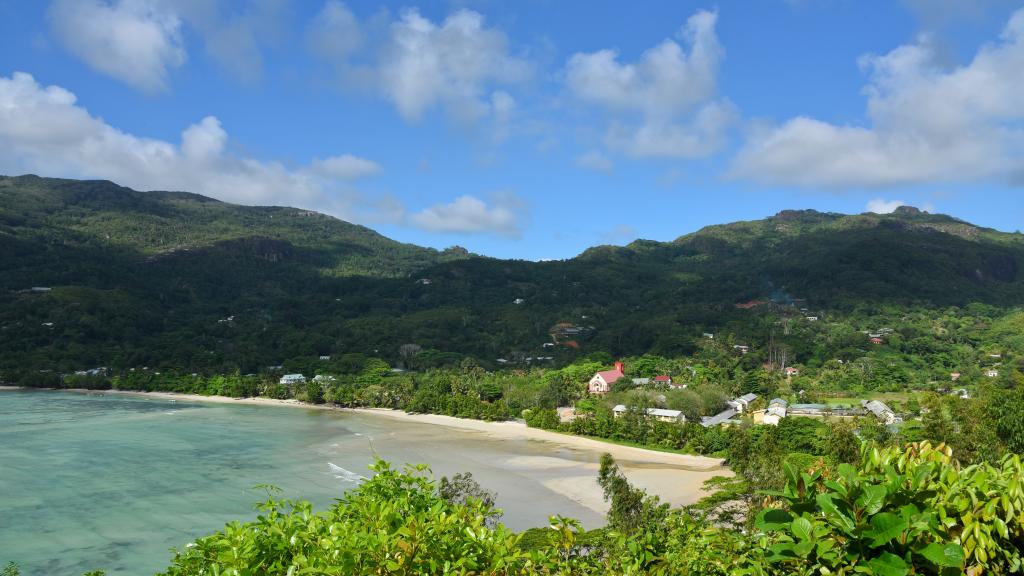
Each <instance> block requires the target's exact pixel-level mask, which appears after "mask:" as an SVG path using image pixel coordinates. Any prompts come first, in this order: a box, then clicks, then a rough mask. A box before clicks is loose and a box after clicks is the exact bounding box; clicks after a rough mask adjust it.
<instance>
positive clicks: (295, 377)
mask: <svg viewBox="0 0 1024 576" xmlns="http://www.w3.org/2000/svg"><path fill="white" fill-rule="evenodd" d="M305 381H306V377H305V376H303V375H302V374H285V375H284V376H281V380H280V382H281V384H285V385H289V386H290V385H292V384H301V383H303V382H305Z"/></svg>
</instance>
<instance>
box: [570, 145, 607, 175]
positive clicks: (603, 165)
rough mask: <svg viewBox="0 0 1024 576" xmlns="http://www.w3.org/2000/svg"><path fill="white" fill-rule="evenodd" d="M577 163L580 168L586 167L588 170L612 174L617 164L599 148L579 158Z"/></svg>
mask: <svg viewBox="0 0 1024 576" xmlns="http://www.w3.org/2000/svg"><path fill="white" fill-rule="evenodd" d="M576 165H577V166H579V167H580V168H586V169H587V170H593V171H595V172H604V173H605V174H611V173H612V171H613V170H615V164H614V163H613V162H612V161H611V159H610V158H608V157H607V156H605V155H604V154H602V153H601V152H598V151H597V150H591V151H590V152H587V153H585V154H583V155H582V156H580V157H579V158H577V159H576Z"/></svg>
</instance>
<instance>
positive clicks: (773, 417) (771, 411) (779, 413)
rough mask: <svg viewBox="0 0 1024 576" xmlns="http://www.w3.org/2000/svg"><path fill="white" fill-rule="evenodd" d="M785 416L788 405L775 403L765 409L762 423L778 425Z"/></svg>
mask: <svg viewBox="0 0 1024 576" xmlns="http://www.w3.org/2000/svg"><path fill="white" fill-rule="evenodd" d="M785 417H786V407H785V406H782V405H779V404H775V405H772V406H769V407H768V409H767V410H765V411H764V416H763V417H762V419H761V423H762V424H767V425H768V426H778V425H779V421H780V420H782V419H783V418H785Z"/></svg>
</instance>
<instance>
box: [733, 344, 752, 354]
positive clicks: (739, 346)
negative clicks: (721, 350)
mask: <svg viewBox="0 0 1024 576" xmlns="http://www.w3.org/2000/svg"><path fill="white" fill-rule="evenodd" d="M732 349H733V350H739V351H740V352H741V353H743V354H746V353H747V352H750V346H745V345H743V344H733V346H732Z"/></svg>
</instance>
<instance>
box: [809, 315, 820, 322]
mask: <svg viewBox="0 0 1024 576" xmlns="http://www.w3.org/2000/svg"><path fill="white" fill-rule="evenodd" d="M806 318H807V321H808V322H817V321H818V317H817V316H806Z"/></svg>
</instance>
